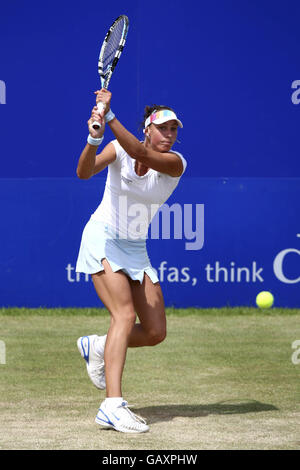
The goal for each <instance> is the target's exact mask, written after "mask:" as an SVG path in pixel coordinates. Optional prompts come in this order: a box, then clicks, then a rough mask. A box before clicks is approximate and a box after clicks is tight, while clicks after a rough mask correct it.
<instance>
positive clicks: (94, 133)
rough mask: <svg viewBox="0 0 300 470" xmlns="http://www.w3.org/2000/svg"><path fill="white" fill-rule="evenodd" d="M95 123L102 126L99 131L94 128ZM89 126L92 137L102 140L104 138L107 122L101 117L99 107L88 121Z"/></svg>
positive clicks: (93, 111)
mask: <svg viewBox="0 0 300 470" xmlns="http://www.w3.org/2000/svg"><path fill="white" fill-rule="evenodd" d="M95 121H97V122H99V124H100V125H101V127H100V128H99V129H94V128H93V127H92V124H93V123H94V122H95ZM87 124H88V127H89V133H90V135H91V136H92V137H94V139H100V137H102V136H103V134H104V130H105V120H104V119H103V117H102V116H100V114H99V112H98V108H97V106H94V107H93V109H92V114H91V117H90V119H89V120H88V122H87Z"/></svg>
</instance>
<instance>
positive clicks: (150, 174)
mask: <svg viewBox="0 0 300 470" xmlns="http://www.w3.org/2000/svg"><path fill="white" fill-rule="evenodd" d="M112 143H113V145H114V147H115V150H116V160H115V161H113V162H112V163H110V164H109V165H108V173H107V179H106V184H105V189H104V194H103V198H102V201H101V203H100V204H99V206H98V207H97V209H96V211H95V212H94V213H93V214H92V216H91V219H93V220H98V221H100V222H103V223H105V224H107V225H108V226H109V227H110V229H112V230H113V231H114V233H116V234H117V237H119V238H125V239H133V240H137V239H141V238H146V237H147V232H148V228H149V225H150V223H151V220H152V219H153V217H154V216H155V214H156V212H157V211H158V209H159V208H160V206H161V205H162V204H164V203H165V201H166V200H167V199H168V198H169V197H170V195H171V194H172V193H173V191H174V189H175V188H176V186H177V185H178V183H179V180H180V178H181V176H179V177H173V176H170V175H167V174H165V173H159V172H158V171H156V170H153V169H152V168H149V170H148V171H147V173H146V174H145V175H143V176H138V175H137V174H136V172H135V162H136V160H134V159H133V158H131V157H130V156H129V155H128V154H127V153H126V152H125V150H124V149H123V148H122V147H121V146H120V144H119V143H118V141H117V140H113V141H112ZM173 153H176V155H178V156H179V157H180V158H181V160H182V163H183V173H184V171H185V169H186V166H187V162H186V160H185V159H184V158H183V156H182V155H181V154H180V153H178V152H174V151H173ZM183 173H182V174H183Z"/></svg>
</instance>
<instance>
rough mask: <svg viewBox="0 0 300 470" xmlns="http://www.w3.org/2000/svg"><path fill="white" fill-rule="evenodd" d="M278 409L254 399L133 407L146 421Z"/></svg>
mask: <svg viewBox="0 0 300 470" xmlns="http://www.w3.org/2000/svg"><path fill="white" fill-rule="evenodd" d="M274 410H278V408H276V406H273V405H270V404H268V403H260V402H259V401H256V400H243V401H241V400H226V401H220V402H218V403H212V404H209V405H159V406H148V407H145V408H136V409H133V411H134V412H136V413H137V414H139V415H141V416H143V417H144V418H146V419H147V423H148V424H151V423H157V422H160V421H171V420H172V419H174V418H178V417H183V418H197V417H201V416H202V417H203V416H208V415H233V414H244V413H259V412H262V411H274Z"/></svg>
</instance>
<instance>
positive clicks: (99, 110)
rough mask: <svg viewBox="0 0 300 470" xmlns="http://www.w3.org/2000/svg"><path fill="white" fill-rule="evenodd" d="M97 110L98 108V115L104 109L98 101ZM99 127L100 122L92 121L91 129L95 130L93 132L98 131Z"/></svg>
mask: <svg viewBox="0 0 300 470" xmlns="http://www.w3.org/2000/svg"><path fill="white" fill-rule="evenodd" d="M97 108H98V113H99V114H100V113H102V111H103V109H104V108H105V105H104V104H103V103H101V101H99V103H97ZM100 127H101V124H100V122H97V121H94V122H93V124H92V128H93V129H95V130H98V129H100Z"/></svg>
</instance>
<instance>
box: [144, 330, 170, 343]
mask: <svg viewBox="0 0 300 470" xmlns="http://www.w3.org/2000/svg"><path fill="white" fill-rule="evenodd" d="M166 336H167V332H166V329H165V328H158V329H152V330H151V331H149V333H148V338H149V345H150V346H155V345H156V344H159V343H162V342H163V341H164V339H165V338H166Z"/></svg>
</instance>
